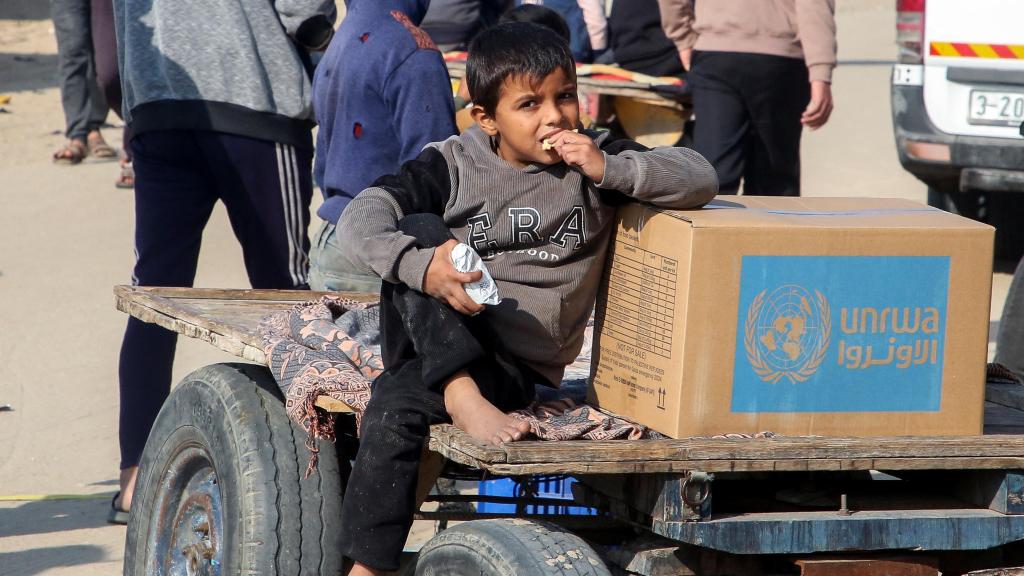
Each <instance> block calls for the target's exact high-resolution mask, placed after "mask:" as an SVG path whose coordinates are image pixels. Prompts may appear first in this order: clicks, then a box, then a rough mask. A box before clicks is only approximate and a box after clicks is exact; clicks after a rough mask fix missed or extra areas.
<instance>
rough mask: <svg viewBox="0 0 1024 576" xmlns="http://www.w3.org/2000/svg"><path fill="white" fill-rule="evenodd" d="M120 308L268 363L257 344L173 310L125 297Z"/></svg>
mask: <svg viewBox="0 0 1024 576" xmlns="http://www.w3.org/2000/svg"><path fill="white" fill-rule="evenodd" d="M117 308H118V310H121V311H122V312H126V313H127V314H129V315H131V316H133V317H135V318H138V319H139V320H142V321H143V322H149V323H151V324H156V325H158V326H162V327H164V328H166V329H168V330H170V331H172V332H177V333H178V334H182V335H184V336H188V337H190V338H196V339H198V340H203V341H205V342H209V343H211V344H213V345H214V346H215V347H217V348H220V349H221V350H223V351H225V352H227V353H229V354H233V355H235V356H238V357H239V358H243V359H245V360H250V361H252V362H257V363H259V364H266V356H265V355H264V354H263V350H262V349H261V348H260V347H259V346H256V345H253V344H249V343H246V342H244V341H240V340H238V339H237V338H234V337H232V336H230V335H226V334H223V333H221V332H220V331H218V330H217V329H216V328H214V329H212V330H211V329H210V328H207V327H205V326H199V325H196V324H193V323H190V322H188V321H185V320H182V319H180V318H177V317H175V316H174V315H172V314H173V312H172V313H171V314H168V313H165V312H162V311H160V310H157V309H155V308H152V307H150V306H147V305H146V303H144V302H140V301H138V300H137V299H134V298H133V299H125V300H119V301H118V302H117Z"/></svg>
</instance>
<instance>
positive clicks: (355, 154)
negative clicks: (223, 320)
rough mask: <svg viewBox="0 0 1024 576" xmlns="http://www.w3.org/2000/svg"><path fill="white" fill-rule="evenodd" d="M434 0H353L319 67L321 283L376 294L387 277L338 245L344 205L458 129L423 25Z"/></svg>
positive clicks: (317, 284)
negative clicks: (356, 262)
mask: <svg viewBox="0 0 1024 576" xmlns="http://www.w3.org/2000/svg"><path fill="white" fill-rule="evenodd" d="M430 5H431V2H430V0H349V3H348V11H347V13H346V15H345V19H344V20H342V22H341V26H339V27H338V32H337V34H336V37H335V39H334V41H333V42H331V47H330V48H329V49H328V50H327V53H326V54H325V55H324V58H323V59H322V60H321V61H320V64H319V65H318V66H317V71H316V77H315V78H314V80H313V101H314V104H315V108H316V114H317V119H318V120H319V123H320V131H319V133H318V134H317V146H316V165H315V168H314V171H315V174H316V181H317V182H318V183H319V184H320V189H321V190H322V191H323V194H324V203H323V205H321V206H320V209H319V210H317V215H318V216H320V217H321V218H322V219H323V220H324V222H323V224H322V225H321V226H320V230H319V231H318V232H317V233H316V234H315V235H314V239H313V248H312V250H311V251H310V261H311V265H310V273H309V284H310V287H311V288H313V289H314V290H334V291H337V290H351V291H358V292H379V291H380V279H379V278H377V277H375V276H371V275H368V274H366V273H364V272H362V271H360V270H358V269H356V268H355V267H354V266H352V264H351V263H349V262H348V260H346V259H345V256H344V255H343V254H342V252H341V249H340V248H339V247H338V239H337V224H338V219H339V218H340V217H341V213H342V212H343V211H344V210H345V206H347V205H348V203H349V202H350V201H351V200H352V198H354V197H355V195H356V194H358V193H359V192H360V191H362V190H363V189H364V188H367V187H369V185H370V183H371V182H373V181H374V180H376V179H377V178H379V177H381V176H383V175H385V174H391V173H394V172H396V171H397V170H398V167H399V166H401V165H402V163H404V162H407V161H409V160H412V159H413V158H415V157H416V156H417V155H418V154H419V153H420V150H422V149H423V147H424V146H426V145H427V144H429V143H431V142H440V141H442V140H444V139H446V138H448V137H449V136H451V135H452V134H455V133H456V129H455V104H454V101H453V100H452V87H451V81H450V80H449V77H448V69H447V67H445V64H444V60H443V59H442V57H441V53H440V52H438V50H437V48H436V47H435V46H434V43H433V42H432V41H431V39H430V36H428V35H427V34H426V33H425V32H423V30H421V29H419V28H417V27H416V25H417V24H419V23H420V22H421V21H422V20H423V17H424V14H426V13H427V11H428V10H427V9H428V7H429V6H430Z"/></svg>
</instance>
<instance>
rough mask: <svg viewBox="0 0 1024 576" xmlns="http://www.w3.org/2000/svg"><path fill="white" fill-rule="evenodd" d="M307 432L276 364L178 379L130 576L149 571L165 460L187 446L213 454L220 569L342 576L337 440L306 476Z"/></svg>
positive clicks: (153, 458) (148, 478)
mask: <svg viewBox="0 0 1024 576" xmlns="http://www.w3.org/2000/svg"><path fill="white" fill-rule="evenodd" d="M305 440H306V433H305V432H304V431H303V430H302V428H301V427H299V426H297V425H295V424H293V423H292V422H291V421H290V419H289V418H288V415H287V414H286V413H285V409H284V405H283V403H282V399H281V393H280V389H279V388H278V386H277V384H276V383H275V382H274V379H273V377H272V376H271V374H270V371H269V370H268V369H267V368H266V367H264V366H258V365H255V364H241V363H239V364H215V365H212V366H207V367H205V368H201V369H199V370H196V371H195V372H193V373H192V374H190V375H189V376H187V377H186V378H185V379H184V380H183V381H182V383H181V384H179V385H178V386H177V387H176V388H175V389H174V391H173V392H172V394H171V395H170V398H168V400H167V402H166V403H165V404H164V406H163V408H162V409H161V410H160V413H159V415H158V416H157V419H156V423H155V424H154V426H153V430H152V432H151V433H150V435H149V439H148V440H147V442H146V447H145V450H144V452H143V455H142V460H141V462H140V470H139V477H138V481H137V483H136V492H135V498H134V500H133V502H132V509H131V515H130V518H129V521H128V530H127V539H126V543H125V555H124V574H126V575H139V576H142V575H146V576H150V575H149V574H148V573H147V565H148V562H149V561H150V560H151V555H152V552H151V551H150V550H149V549H148V548H149V546H150V544H149V541H150V530H155V527H154V524H153V521H154V518H153V514H154V501H155V500H156V498H157V497H158V496H159V495H160V494H159V491H160V490H165V489H167V488H165V487H164V486H163V483H162V482H161V478H162V476H163V475H164V473H166V470H167V465H168V464H169V463H170V461H171V459H172V458H173V457H174V455H175V454H176V453H178V452H179V451H180V450H183V449H184V448H185V447H186V446H196V445H199V446H201V447H202V448H203V449H205V451H206V452H207V453H208V455H209V456H210V457H211V461H212V464H213V469H214V471H215V473H216V476H217V486H218V487H219V489H220V497H221V499H222V509H223V512H222V525H223V536H222V538H223V542H222V543H221V546H220V547H221V549H222V550H223V552H222V554H223V562H222V566H221V573H222V574H245V575H253V576H255V575H271V574H273V575H279V576H293V575H298V576H304V575H310V576H312V575H321V574H322V575H332V576H333V575H336V574H341V573H342V556H341V553H340V534H341V532H340V529H339V526H338V524H339V522H340V519H341V501H342V488H343V487H342V484H343V479H342V475H341V474H340V472H339V468H338V457H337V454H336V452H335V450H334V446H332V445H328V444H326V443H324V445H323V450H321V451H320V457H319V466H318V468H317V471H316V472H314V473H313V474H312V475H311V476H310V477H309V478H306V479H303V478H302V476H303V475H304V473H305V470H306V465H307V463H308V461H309V456H310V454H309V452H308V450H306V447H305Z"/></svg>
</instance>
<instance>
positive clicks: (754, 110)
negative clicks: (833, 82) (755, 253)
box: [741, 54, 811, 196]
mask: <svg viewBox="0 0 1024 576" xmlns="http://www.w3.org/2000/svg"><path fill="white" fill-rule="evenodd" d="M743 60H745V61H746V62H747V64H746V65H745V66H744V67H743V68H744V70H746V72H745V73H744V74H743V75H742V76H741V85H742V90H743V96H744V100H745V101H746V103H747V109H748V110H749V111H750V115H751V118H752V121H753V134H752V136H753V138H752V139H751V140H752V141H751V150H750V154H749V156H748V158H747V166H746V171H745V173H744V176H743V193H744V194H752V195H758V196H799V195H800V135H801V134H802V133H803V125H802V124H800V116H801V115H802V114H803V111H804V109H806V108H807V103H808V102H809V101H810V97H811V88H810V84H809V82H808V77H807V66H806V65H805V64H804V62H803V61H802V60H798V59H795V58H783V57H781V56H768V55H762V54H747V55H745V56H744V57H743Z"/></svg>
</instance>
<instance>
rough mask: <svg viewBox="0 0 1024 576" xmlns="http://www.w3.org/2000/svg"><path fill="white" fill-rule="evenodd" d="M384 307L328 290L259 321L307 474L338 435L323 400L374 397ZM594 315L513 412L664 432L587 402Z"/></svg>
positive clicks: (636, 434) (642, 434)
mask: <svg viewBox="0 0 1024 576" xmlns="http://www.w3.org/2000/svg"><path fill="white" fill-rule="evenodd" d="M379 319H380V309H379V307H378V305H377V304H376V303H365V302H356V301H354V300H348V299H345V298H340V297H335V296H323V297H321V298H319V299H317V300H313V301H310V302H304V303H302V304H298V305H296V306H294V307H293V308H292V309H290V310H285V311H282V312H278V313H275V314H273V315H270V316H267V317H266V318H264V319H263V321H262V322H261V323H260V326H259V334H260V337H261V338H262V341H263V342H262V343H263V352H264V353H265V354H266V356H267V362H268V364H269V366H270V370H271V372H272V373H273V375H274V379H275V380H276V381H277V383H278V385H279V386H280V387H281V391H282V392H283V393H284V397H285V409H286V410H287V412H288V416H289V417H291V419H292V420H293V421H295V422H297V423H298V424H300V425H301V426H302V427H303V429H305V430H306V431H307V432H308V433H309V437H308V438H307V439H306V446H307V448H308V449H309V450H310V452H311V453H312V454H313V457H312V458H311V459H310V462H309V466H308V467H307V470H306V474H307V476H308V475H309V474H310V473H311V472H312V471H313V469H314V468H315V467H316V461H317V456H316V455H317V445H316V440H317V439H324V440H330V441H334V438H335V433H334V417H333V416H332V415H331V414H329V413H328V412H327V411H325V410H323V409H322V408H319V407H317V406H316V399H317V398H318V397H320V396H329V397H331V398H333V399H335V400H339V401H341V402H344V403H345V404H346V405H348V406H349V407H351V408H352V410H353V411H354V412H355V414H356V421H357V430H358V422H359V419H360V417H361V415H362V413H363V411H364V410H365V409H366V405H367V403H368V402H369V401H370V383H371V382H372V381H373V379H374V378H376V377H377V376H378V375H379V374H380V373H381V372H383V371H384V365H383V363H382V361H381V356H380V332H379ZM593 332H594V322H593V318H591V320H590V322H588V324H587V328H586V332H585V337H584V346H583V350H582V351H581V352H580V356H579V358H577V360H576V361H575V362H573V363H572V364H571V365H569V366H568V367H567V368H566V379H565V380H564V381H563V384H562V387H561V388H559V389H558V390H554V389H552V388H548V387H538V388H539V389H540V388H543V392H544V393H542V394H540V395H539V397H538V400H537V401H536V402H534V403H533V404H532V405H531V406H530V407H528V408H526V409H524V410H518V411H516V412H512V413H511V415H512V416H513V417H515V418H517V419H519V420H523V421H525V422H528V423H529V424H530V430H531V432H532V434H533V435H534V436H536V437H537V438H539V439H541V440H613V439H627V440H640V439H655V438H665V436H663V435H661V434H659V433H658V432H655V431H653V430H651V429H649V428H647V427H646V426H642V425H640V424H636V423H633V422H629V421H627V420H624V419H622V418H619V417H617V416H612V415H609V414H606V413H604V412H601V411H600V410H598V409H597V408H594V407H593V406H588V405H586V404H582V401H583V397H584V396H585V390H586V383H587V382H586V378H587V377H589V374H590V356H591V348H592V344H593ZM565 400H568V401H570V402H571V403H572V404H573V405H575V406H574V407H573V408H571V409H569V410H565V411H564V412H563V411H561V410H555V411H552V410H548V409H546V408H545V405H546V404H549V403H551V402H553V401H565ZM774 436H775V435H774V434H772V433H771V432H761V433H759V434H753V435H751V434H728V435H723V436H715V438H771V437H774Z"/></svg>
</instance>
